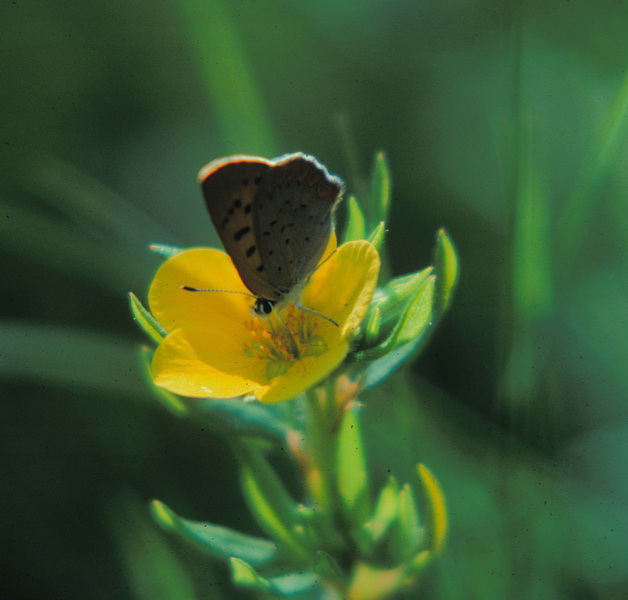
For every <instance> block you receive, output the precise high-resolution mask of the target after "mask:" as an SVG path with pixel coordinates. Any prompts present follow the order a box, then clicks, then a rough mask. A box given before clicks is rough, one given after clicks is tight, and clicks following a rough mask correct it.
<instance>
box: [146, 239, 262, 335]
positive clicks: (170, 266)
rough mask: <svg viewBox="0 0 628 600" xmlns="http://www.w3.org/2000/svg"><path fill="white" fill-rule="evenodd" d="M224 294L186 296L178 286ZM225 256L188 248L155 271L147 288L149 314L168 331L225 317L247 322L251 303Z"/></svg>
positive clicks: (206, 250)
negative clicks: (148, 288) (148, 289)
mask: <svg viewBox="0 0 628 600" xmlns="http://www.w3.org/2000/svg"><path fill="white" fill-rule="evenodd" d="M184 285H185V286H189V287H194V288H199V289H212V290H213V289H217V290H226V291H224V292H190V291H187V290H182V289H181V286H184ZM227 291H229V292H248V290H247V289H246V287H245V286H244V284H243V283H242V280H241V279H240V276H239V275H238V272H237V271H236V268H235V267H234V266H233V263H232V262H231V259H230V258H229V256H228V255H227V254H225V253H224V252H221V251H220V250H216V249H213V248H192V249H191V250H185V251H183V252H180V253H179V254H176V255H175V256H173V257H172V258H169V259H168V260H167V261H166V262H165V263H164V264H163V265H162V266H161V267H160V268H159V270H158V271H157V273H156V275H155V278H154V279H153V283H152V285H151V288H150V291H149V294H148V302H149V306H150V310H151V312H152V313H153V315H154V316H155V318H156V319H157V320H158V321H159V322H160V323H161V325H162V326H163V327H164V328H165V329H166V330H168V331H172V330H173V329H177V328H179V327H184V326H186V325H189V326H194V325H197V326H204V325H209V324H210V323H211V322H213V321H215V320H217V319H221V318H222V317H226V318H229V319H232V320H234V321H237V322H240V323H241V322H243V321H244V320H245V319H247V318H250V309H251V306H253V304H254V302H255V301H254V300H253V299H252V298H250V297H247V296H244V295H242V294H239V293H237V294H233V293H227Z"/></svg>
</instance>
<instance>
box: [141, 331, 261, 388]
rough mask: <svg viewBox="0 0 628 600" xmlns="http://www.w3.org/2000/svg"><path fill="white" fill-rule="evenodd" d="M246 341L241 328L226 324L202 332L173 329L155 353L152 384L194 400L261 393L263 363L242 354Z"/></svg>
mask: <svg viewBox="0 0 628 600" xmlns="http://www.w3.org/2000/svg"><path fill="white" fill-rule="evenodd" d="M249 337H250V332H249V330H248V329H246V328H245V327H244V325H238V324H234V323H233V322H231V321H226V320H223V321H221V322H219V323H215V324H213V325H210V324H208V325H207V326H206V327H204V328H202V329H197V328H190V327H187V328H183V329H177V330H175V331H173V332H172V333H171V334H170V335H169V336H168V337H167V338H166V339H165V340H164V341H163V342H162V343H161V344H160V345H159V347H158V348H157V350H155V355H154V356H153V363H152V367H151V368H152V376H153V381H154V382H155V383H156V384H157V385H159V386H161V387H164V388H166V389H167V390H170V391H171V392H174V393H175V394H180V395H181V396H191V397H194V398H232V397H235V396H242V395H243V394H248V393H252V392H255V391H256V390H263V389H264V387H266V366H267V361H266V360H262V359H259V358H256V357H254V356H248V355H247V354H245V352H244V344H245V342H246V341H247V339H248V338H249ZM260 393H261V392H260Z"/></svg>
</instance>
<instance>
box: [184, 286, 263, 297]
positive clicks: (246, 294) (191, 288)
mask: <svg viewBox="0 0 628 600" xmlns="http://www.w3.org/2000/svg"><path fill="white" fill-rule="evenodd" d="M181 289H182V290H185V291H186V292H223V293H224V294H242V295H244V296H248V297H249V298H257V296H254V295H253V294H249V293H247V292H240V291H239V290H210V289H206V288H195V287H190V286H189V285H182V286H181Z"/></svg>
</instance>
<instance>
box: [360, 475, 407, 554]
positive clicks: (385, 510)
mask: <svg viewBox="0 0 628 600" xmlns="http://www.w3.org/2000/svg"><path fill="white" fill-rule="evenodd" d="M398 509H399V486H398V485H397V481H396V480H395V478H394V477H392V476H391V477H390V478H389V479H388V482H387V483H386V485H385V486H384V487H383V488H382V489H381V491H380V493H379V497H378V499H377V504H376V505H375V511H374V512H373V516H372V517H371V519H370V520H369V521H368V523H365V524H364V531H365V532H366V533H367V534H368V536H369V538H370V540H371V542H372V543H377V542H378V541H380V540H381V539H382V537H383V536H384V535H385V534H386V532H387V531H388V529H389V528H390V526H391V524H392V523H393V522H394V520H395V519H396V518H397V511H398Z"/></svg>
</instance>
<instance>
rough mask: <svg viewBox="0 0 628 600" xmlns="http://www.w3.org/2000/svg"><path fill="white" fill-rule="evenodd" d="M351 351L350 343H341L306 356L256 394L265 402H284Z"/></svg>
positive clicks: (328, 370) (305, 388)
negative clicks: (317, 353)
mask: <svg viewBox="0 0 628 600" xmlns="http://www.w3.org/2000/svg"><path fill="white" fill-rule="evenodd" d="M348 351H349V344H348V343H347V342H346V341H344V340H340V341H339V343H338V344H337V345H336V346H334V347H332V348H329V349H328V350H326V351H325V352H323V353H322V354H321V355H320V356H306V357H304V358H300V359H299V360H298V361H296V362H295V363H294V365H293V366H292V368H291V369H290V370H289V371H288V372H287V373H285V374H284V375H281V376H279V377H276V378H275V379H273V380H272V381H271V382H270V385H269V386H268V387H265V388H260V390H259V391H257V392H255V396H256V397H257V398H258V399H259V400H261V401H262V402H265V403H268V404H270V403H275V402H283V401H284V400H289V399H291V398H294V397H295V396H298V395H299V394H300V393H301V392H304V391H306V390H308V389H309V388H311V387H312V386H313V385H315V384H316V383H318V382H319V381H320V380H321V379H323V378H324V377H325V376H326V375H328V374H329V373H331V372H332V371H333V370H334V369H335V368H336V367H337V366H338V365H339V364H340V363H341V362H342V361H343V359H344V357H345V356H346V354H347V352H348Z"/></svg>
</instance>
